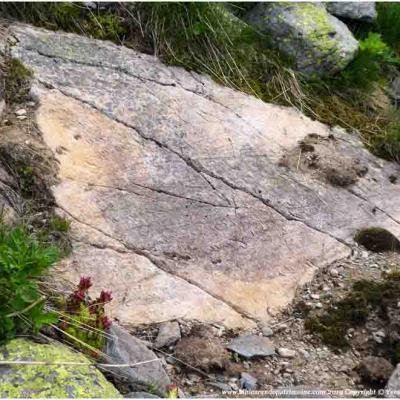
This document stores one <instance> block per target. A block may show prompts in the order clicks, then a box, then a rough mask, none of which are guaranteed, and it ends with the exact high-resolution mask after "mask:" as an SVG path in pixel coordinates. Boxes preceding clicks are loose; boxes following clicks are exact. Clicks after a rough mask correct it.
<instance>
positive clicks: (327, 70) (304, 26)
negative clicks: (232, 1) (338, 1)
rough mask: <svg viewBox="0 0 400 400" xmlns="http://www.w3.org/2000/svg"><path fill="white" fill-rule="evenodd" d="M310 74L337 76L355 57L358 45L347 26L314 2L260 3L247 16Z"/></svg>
mask: <svg viewBox="0 0 400 400" xmlns="http://www.w3.org/2000/svg"><path fill="white" fill-rule="evenodd" d="M245 19H246V20H247V22H248V23H249V24H250V25H253V26H255V27H256V28H257V29H259V30H260V31H262V32H264V33H266V34H267V35H269V36H270V39H271V44H272V45H273V46H275V47H276V48H278V50H279V51H280V52H281V53H282V54H284V55H285V56H286V57H288V58H289V59H290V60H292V62H293V66H294V68H295V69H296V70H298V71H300V72H303V73H305V74H308V75H313V74H317V75H324V74H334V73H336V72H338V71H340V70H342V69H344V68H345V67H346V66H347V64H348V63H349V62H350V61H351V60H352V59H353V58H354V56H355V55H356V53H357V50H358V42H357V40H356V39H355V38H354V37H353V35H352V33H351V32H350V30H349V29H348V28H347V26H346V25H345V24H344V23H343V22H341V21H339V20H338V19H337V18H335V17H334V16H332V15H330V14H329V13H328V12H327V11H326V9H325V8H324V7H323V6H322V5H320V4H314V3H258V4H257V5H256V6H255V7H254V8H253V9H251V10H250V11H249V12H248V13H247V14H246V16H245Z"/></svg>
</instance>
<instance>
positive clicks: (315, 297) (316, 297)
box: [310, 293, 319, 300]
mask: <svg viewBox="0 0 400 400" xmlns="http://www.w3.org/2000/svg"><path fill="white" fill-rule="evenodd" d="M310 297H311V298H312V299H313V300H319V294H316V293H313V294H312V295H311V296H310Z"/></svg>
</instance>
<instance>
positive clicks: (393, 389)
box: [385, 364, 400, 398]
mask: <svg viewBox="0 0 400 400" xmlns="http://www.w3.org/2000/svg"><path fill="white" fill-rule="evenodd" d="M385 391H386V393H385V397H389V398H390V397H395V398H398V397H399V394H400V364H397V366H396V368H395V369H394V371H393V373H392V375H390V378H389V380H388V382H387V384H386V387H385Z"/></svg>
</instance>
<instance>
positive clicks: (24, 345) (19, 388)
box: [0, 339, 122, 398]
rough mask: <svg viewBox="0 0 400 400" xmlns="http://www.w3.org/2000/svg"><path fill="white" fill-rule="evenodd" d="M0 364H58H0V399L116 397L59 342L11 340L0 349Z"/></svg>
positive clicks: (82, 358) (79, 356) (80, 357)
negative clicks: (40, 363) (11, 364)
mask: <svg viewBox="0 0 400 400" xmlns="http://www.w3.org/2000/svg"><path fill="white" fill-rule="evenodd" d="M0 360H1V361H17V360H24V361H45V362H49V363H60V365H52V366H48V365H28V366H27V365H13V366H10V365H3V366H2V367H1V368H0V398H51V397H53V398H86V397H89V398H120V397H122V396H121V395H120V394H119V393H118V391H117V390H116V389H115V388H114V386H113V385H112V384H111V383H110V382H108V381H107V380H106V378H105V377H104V376H103V375H102V374H101V373H100V371H99V370H98V369H97V368H96V367H94V366H86V365H62V363H68V362H70V363H85V364H88V365H89V364H91V363H92V361H90V360H89V359H87V358H86V357H85V356H84V355H82V354H81V353H77V352H75V351H73V350H71V349H70V348H68V347H66V346H64V345H62V344H60V343H56V342H54V343H50V344H39V343H34V342H30V341H28V340H25V339H14V340H12V341H10V342H9V343H8V344H6V345H4V346H2V347H1V348H0Z"/></svg>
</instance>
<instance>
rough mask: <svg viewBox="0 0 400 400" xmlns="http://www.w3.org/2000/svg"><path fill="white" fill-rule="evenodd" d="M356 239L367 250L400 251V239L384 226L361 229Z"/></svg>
mask: <svg viewBox="0 0 400 400" xmlns="http://www.w3.org/2000/svg"><path fill="white" fill-rule="evenodd" d="M354 240H355V241H356V242H357V243H358V244H361V245H362V246H364V247H365V248H366V249H367V250H370V251H374V252H383V251H399V250H400V241H399V240H398V239H397V238H396V237H395V236H394V235H393V234H392V233H390V232H389V231H387V230H386V229H383V228H377V227H372V228H365V229H361V230H359V231H358V232H357V233H356V235H355V237H354Z"/></svg>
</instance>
